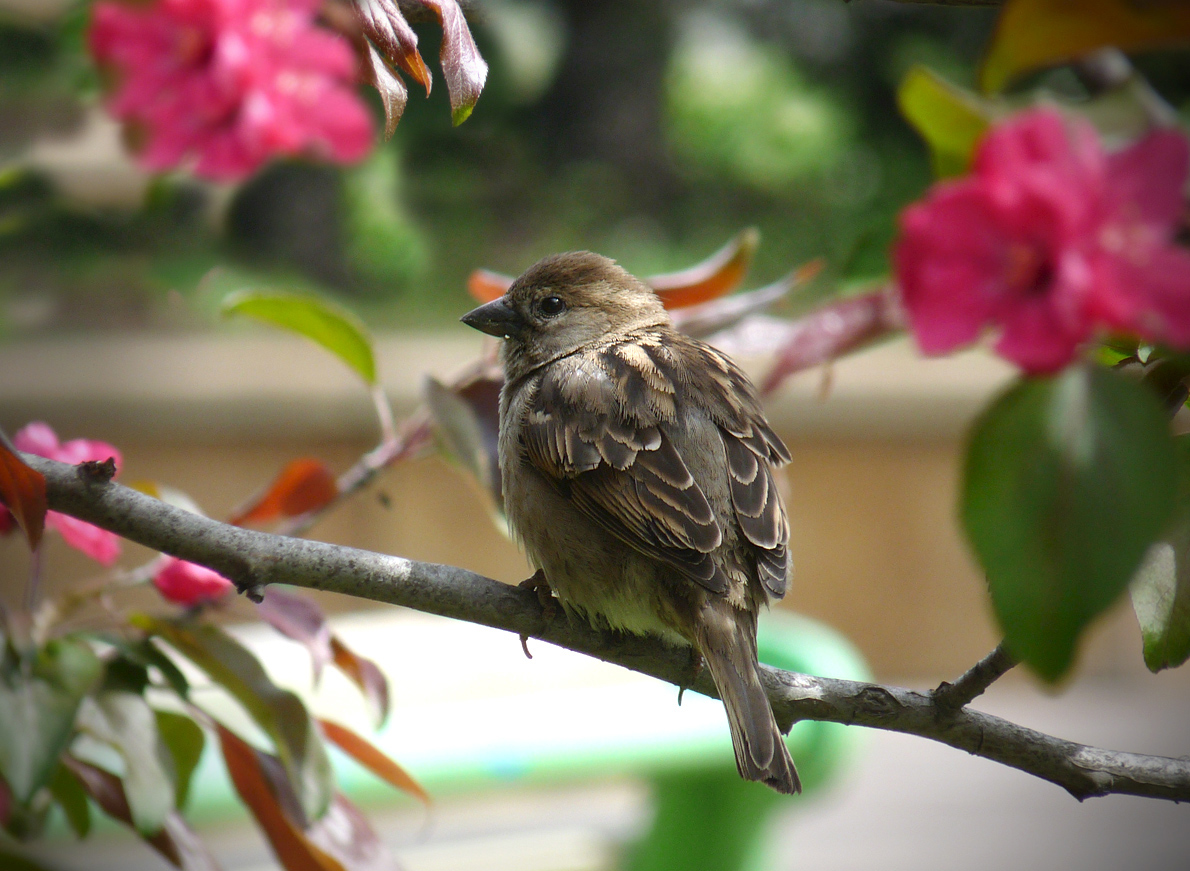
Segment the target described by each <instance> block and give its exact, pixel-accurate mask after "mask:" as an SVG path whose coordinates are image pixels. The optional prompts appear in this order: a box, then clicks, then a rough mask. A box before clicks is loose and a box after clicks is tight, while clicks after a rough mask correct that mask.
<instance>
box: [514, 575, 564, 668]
mask: <svg viewBox="0 0 1190 871" xmlns="http://www.w3.org/2000/svg"><path fill="white" fill-rule="evenodd" d="M517 586H518V587H521V588H522V589H525V590H531V591H532V592H534V593H536V594H537V604H539V605H541V619H542V620H544V621H545V622H546V623H552V622H553V619H554V617H555V616H556V615H557V613H558V600H557V599H555V598H554V589H553V587H551V586H550V584H549V581H547V580H546V579H545V572H544V571H543V570H541V569H538V570H537V571H535V572H534V573H533V577H531V578H529V579H528V580H524V581H521V582H520V583H519V584H517ZM521 650H523V651H525V657H526V658H527V659H532V658H533V654H532V653H530V652H529V636H528V635H522V636H521Z"/></svg>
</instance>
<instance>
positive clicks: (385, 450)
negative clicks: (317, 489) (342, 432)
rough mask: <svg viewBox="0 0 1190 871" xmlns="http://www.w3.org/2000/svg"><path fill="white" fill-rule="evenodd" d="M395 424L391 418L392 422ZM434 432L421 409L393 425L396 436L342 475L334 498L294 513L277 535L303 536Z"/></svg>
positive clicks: (414, 451)
mask: <svg viewBox="0 0 1190 871" xmlns="http://www.w3.org/2000/svg"><path fill="white" fill-rule="evenodd" d="M390 426H391V422H390ZM432 435H433V431H432V428H431V424H430V416H429V413H428V412H427V411H426V410H425V409H419V410H418V411H416V412H414V413H413V414H412V415H410V416H409V417H407V418H406V419H405V420H404V421H403V422H402V423H401V424H400V426H397V427H394V428H393V436H392V438H387V439H385V440H384V441H382V442H381V443H380V444H379V445H377V446H376V447H375V448H373V449H372V450H371V451H369V452H368V453H366V454H364V455H363V456H362V457H360V458H359V460H358V461H357V462H356V463H355V465H353V466H352V467H351V468H350V469H348V470H347V471H346V472H344V473H343V474H342V475H340V476H339V477H338V479H337V480H336V482H335V486H336V488H337V490H338V496H336V497H335V499H334V500H332V501H331V502H329V503H327V504H326V505H322V506H320V507H318V508H315V509H313V510H312V511H307V512H306V513H305V514H299V515H298V516H297V517H292V518H290V519H289V520H287V521H286V522H285V523H282V524H281V525H280V526H278V527H277V529H276V530H275V531H276V533H277V535H286V536H295V537H296V536H299V535H302V534H303V533H305V532H306V531H307V530H309V529H310V527H312V526H313V525H314V524H315V523H317V522H318V519H319V518H320V517H322V515H323V514H325V513H326V512H327V511H328V510H330V509H331V508H332V507H334V506H335V505H338V504H339V503H340V502H341V501H342V500H343V499H345V498H346V497H348V496H350V495H351V494H352V493H355V492H357V491H359V490H362V489H363V488H364V487H366V486H367V485H368V484H370V483H371V482H372V480H373V479H374V478H375V477H376V476H377V475H378V474H380V472H381V471H382V470H383V469H386V468H387V467H389V466H391V465H393V464H394V463H397V462H400V461H401V460H405V459H408V458H410V457H412V456H414V455H416V454H417V453H419V452H420V451H421V450H423V449H424V448H426V447H428V446H429V444H430V441H431V438H432Z"/></svg>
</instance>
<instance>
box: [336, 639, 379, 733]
mask: <svg viewBox="0 0 1190 871" xmlns="http://www.w3.org/2000/svg"><path fill="white" fill-rule="evenodd" d="M331 651H332V652H333V653H334V656H335V666H336V667H337V668H338V669H339V671H341V672H343V674H345V675H347V677H348V678H350V679H351V681H352V682H353V683H354V684H355V685H356V686H358V687H359V688H360V691H361V692H362V693H363V694H364V698H365V699H366V700H367V702H368V707H369V708H370V709H371V711H372V717H373V719H374V720H375V721H376V725H378V726H379V725H382V724H383V723H384V721H385V720H387V719H388V678H386V677H385V676H384V672H382V671H381V670H380V669H379V667H377V665H376V663H374V662H372V660H370V659H365V658H364V657H362V656H359V655H357V654H356V653H354V652H353V651H352V650H351V649H350V648H349V647H348V646H347V645H346V644H344V643H343V642H342V641H340V640H339V638H338V636H335V635H332V636H331Z"/></svg>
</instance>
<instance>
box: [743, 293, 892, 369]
mask: <svg viewBox="0 0 1190 871" xmlns="http://www.w3.org/2000/svg"><path fill="white" fill-rule="evenodd" d="M902 326H903V324H902V321H901V312H900V307H899V305H898V304H897V300H896V297H895V296H894V294H893V293H891V292H890V290H889V289H887V288H886V289H883V290H879V291H877V292H875V293H868V294H864V295H863V296H854V297H851V298H849V299H843V300H839V301H836V302H832V303H830V304H828V305H826V306H824V307H823V308H820V309H819V310H818V311H815V312H813V313H811V314H809V315H807V316H806V317H804V318H801V319H800V320H796V321H793V322H792V323H790V324H788V325H787V327H786V329H787V334H786V338H785V341H784V343H783V345H782V347H781V348H780V350H778V352H777V360H776V362H775V363H774V364H773V368H772V370H771V371H770V372H769V374H768V375H767V376H766V377H765V379H764V382H763V383H762V384H761V388H760V389H761V392H762V393H771V392H772V391H774V390H776V389H777V387H779V386H780V385H781V382H783V381H784V380H785V379H786V378H788V377H789V376H790V375H793V374H794V373H797V372H801V371H802V370H804V369H809V368H811V367H812V366H817V365H818V364H820V363H828V362H830V361H831V360H834V359H835V358H837V357H839V356H841V355H843V354H845V353H847V352H849V351H854V350H855V349H856V348H859V347H860V346H862V345H866V344H868V343H869V342H871V341H873V340H875V339H877V338H880V337H882V336H885V335H888V334H889V333H892V332H894V331H896V330H898V329H900V328H901V327H902Z"/></svg>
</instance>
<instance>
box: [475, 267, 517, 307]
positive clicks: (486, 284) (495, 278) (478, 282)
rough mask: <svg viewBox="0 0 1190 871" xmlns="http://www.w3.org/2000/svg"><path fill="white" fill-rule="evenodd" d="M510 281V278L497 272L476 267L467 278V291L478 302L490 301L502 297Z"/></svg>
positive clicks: (511, 280)
mask: <svg viewBox="0 0 1190 871" xmlns="http://www.w3.org/2000/svg"><path fill="white" fill-rule="evenodd" d="M512 282H513V279H512V278H510V277H509V276H507V275H502V274H500V273H499V272H492V271H490V270H487V269H476V270H475V271H474V272H472V273H471V275H470V276H469V277H468V278H467V293H469V294H471V296H472V297H474V298H475V299H477V300H479V301H480V302H491V301H492V300H494V299H499V298H500V297H502V296H503V295H504V291H506V290H508V288H509V286H510V285H511V284H512Z"/></svg>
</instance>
